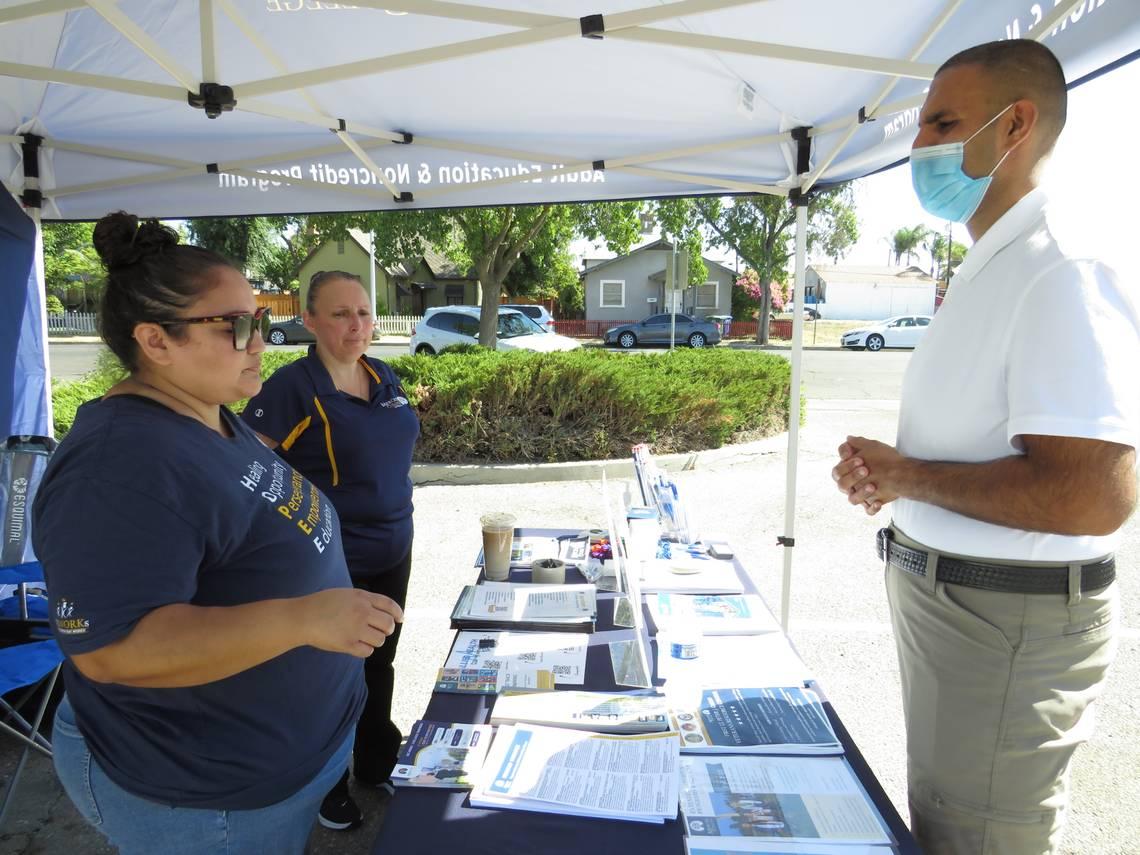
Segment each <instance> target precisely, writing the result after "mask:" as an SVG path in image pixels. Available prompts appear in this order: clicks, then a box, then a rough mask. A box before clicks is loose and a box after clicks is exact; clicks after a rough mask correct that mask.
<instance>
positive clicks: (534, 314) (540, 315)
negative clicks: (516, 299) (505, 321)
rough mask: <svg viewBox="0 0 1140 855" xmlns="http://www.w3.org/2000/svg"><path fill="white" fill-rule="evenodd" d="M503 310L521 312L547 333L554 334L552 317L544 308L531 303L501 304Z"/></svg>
mask: <svg viewBox="0 0 1140 855" xmlns="http://www.w3.org/2000/svg"><path fill="white" fill-rule="evenodd" d="M503 308H504V309H514V310H515V311H518V312H522V313H523V314H524V315H526V316H527V317H528V318H530V319H531V320H532V321H534V322H535V323H536V324H538V325H539V326H540V327H542V328H543V329H544V330H546V331H547V332H554V316H553V315H551V314H550V312H548V311H546V306H541V305H538V304H531V303H503Z"/></svg>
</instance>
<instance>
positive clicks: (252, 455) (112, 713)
mask: <svg viewBox="0 0 1140 855" xmlns="http://www.w3.org/2000/svg"><path fill="white" fill-rule="evenodd" d="M222 416H223V419H224V420H225V422H226V423H227V424H228V425H229V427H230V429H231V430H232V432H233V436H232V437H230V438H227V437H223V436H221V435H220V434H218V433H216V432H214V431H212V430H210V429H208V428H206V427H205V426H204V425H202V424H201V423H199V422H197V421H195V420H193V419H190V418H188V417H185V416H182V415H179V414H177V413H175V412H173V411H172V410H170V409H168V408H167V407H165V406H162V405H161V404H158V403H156V402H154V401H151V400H149V399H147V398H142V397H137V396H133V395H119V396H113V397H110V398H107V399H105V400H97V401H91V402H89V403H87V404H84V405H83V406H82V407H81V408H80V410H79V412H78V414H77V416H76V419H75V424H74V426H73V427H72V430H71V432H70V433H69V434H68V435H67V437H66V438H65V439H64V440H63V442H62V443H61V444H60V446H59V449H58V450H57V451H56V453H55V455H54V456H53V458H52V460H51V463H50V464H49V466H48V469H47V472H46V474H45V476H44V480H43V483H42V485H41V487H40V490H39V494H38V496H37V498H36V502H35V507H34V511H33V513H34V520H35V525H34V527H33V531H34V538H35V548H36V553H37V555H38V557H39V559H40V561H41V562H42V564H43V567H44V573H45V579H46V582H47V587H48V593H49V596H50V598H51V606H52V610H53V611H52V615H53V621H54V629H55V635H56V639H57V640H58V641H59V644H60V646H61V647H62V648H63V651H64V653H65V654H68V655H74V654H81V653H87V652H90V651H93V650H97V649H99V648H101V647H104V646H106V645H108V644H110V643H112V642H115V641H118V640H119V639H122V638H124V637H125V636H127V635H129V634H130V632H131V631H132V630H133V629H134V627H135V625H136V624H137V623H138V621H139V620H140V619H141V618H143V617H144V616H146V615H147V614H148V613H150V612H151V611H153V610H155V609H157V608H160V607H162V606H167V605H171V604H175V603H189V604H192V605H196V606H234V605H240V604H244V603H250V602H256V601H260V600H267V599H275V598H291V597H299V596H304V595H306V594H311V593H314V592H316V591H321V590H325V589H329V588H346V587H349V586H350V584H351V582H350V579H349V575H348V572H347V567H346V564H345V559H344V553H343V550H342V547H341V540H340V526H339V523H338V520H337V516H336V511H335V510H334V509H333V507H332V505H331V503H330V502H329V500H328V499H327V498H326V497H325V496H324V495H322V494H321V492H320V491H319V490H318V489H317V488H316V487H315V486H314V485H313V484H311V483H310V482H309V481H308V480H306V479H305V478H304V477H302V476H301V475H300V473H298V472H296V471H295V470H294V469H292V468H291V467H290V466H288V465H287V464H286V463H285V462H284V461H282V460H281V459H280V458H279V457H278V456H277V455H276V454H274V453H273V452H272V451H270V450H269V449H267V448H266V447H265V446H264V445H263V444H262V443H261V441H260V440H259V439H258V438H257V436H256V435H255V434H254V433H253V432H252V431H251V430H250V429H249V428H248V427H246V426H245V425H244V424H243V423H242V422H241V421H240V420H239V419H238V418H236V417H235V416H234V415H232V414H231V413H230V412H229V411H228V410H225V409H222ZM63 675H64V681H65V683H66V686H67V693H68V696H69V697H70V699H71V703H72V706H73V707H74V709H75V715H76V722H77V724H78V725H79V729H80V731H81V732H82V733H83V736H84V738H85V739H86V740H87V743H88V746H89V747H90V749H91V752H92V754H93V755H94V757H95V759H96V760H97V761H98V763H99V765H100V766H102V767H103V769H104V770H105V771H106V773H107V775H108V776H109V777H110V778H111V779H112V780H113V781H114V782H115V783H117V784H118V785H119V786H121V787H123V788H124V789H126V790H128V791H129V792H131V793H134V794H136V795H139V796H142V797H145V798H148V799H150V800H152V801H155V802H159V803H161V804H169V805H177V806H183V807H195V808H210V809H222V810H239V809H252V808H258V807H264V806H266V805H270V804H273V803H275V802H278V801H280V800H282V799H284V798H287V797H288V796H290V795H292V794H293V793H295V792H296V791H297V790H299V789H300V788H301V787H303V786H304V785H305V784H306V783H307V782H308V781H310V780H311V779H312V778H313V777H314V776H315V775H316V773H317V772H319V771H320V770H321V769H322V768H323V766H324V765H325V763H327V761H328V759H329V758H330V757H331V756H332V754H333V752H334V751H335V750H336V749H337V748H338V747H339V746H340V745H341V744H342V743H343V741H344V740H345V738H347V736H348V735H349V733H350V731H351V730H352V729H353V727H354V726H355V723H356V719H357V718H358V717H359V714H360V711H361V709H362V707H363V703H364V696H365V690H364V683H363V666H362V660H360V659H356V658H354V657H352V656H348V655H346V654H338V653H328V652H325V651H321V650H317V649H316V648H313V647H308V646H302V647H296V648H294V649H292V650H290V651H289V652H287V653H284V654H282V655H280V656H277V657H275V658H273V659H270V660H269V661H267V662H264V663H262V664H260V665H257V666H255V667H253V668H249V669H247V670H245V671H242V672H241V673H238V674H235V675H233V676H231V677H227V678H225V679H222V680H217V681H215V682H211V683H206V684H204V685H200V686H192V687H187V688H137V687H131V686H123V685H118V684H114V683H96V682H93V681H91V680H88V679H87V678H85V677H84V676H83V675H82V674H80V673H79V671H78V670H77V669H76V668H75V667H74V666H73V665H71V664H70V662H66V663H65V665H64V671H63Z"/></svg>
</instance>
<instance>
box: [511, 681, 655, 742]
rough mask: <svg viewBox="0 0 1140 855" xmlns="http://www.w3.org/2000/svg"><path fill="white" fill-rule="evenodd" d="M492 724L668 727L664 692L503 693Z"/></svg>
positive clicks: (624, 729)
mask: <svg viewBox="0 0 1140 855" xmlns="http://www.w3.org/2000/svg"><path fill="white" fill-rule="evenodd" d="M491 724H542V725H551V726H554V727H569V728H573V729H575V730H590V731H594V732H596V733H658V732H661V731H665V730H668V729H669V710H668V708H667V707H666V705H665V699H664V697H662V696H661V695H645V694H638V695H623V694H620V693H616V692H575V691H563V692H538V693H525V694H524V693H516V692H509V691H508V692H504V693H503V694H501V695H499V697H498V698H497V699H496V700H495V707H494V709H493V710H491Z"/></svg>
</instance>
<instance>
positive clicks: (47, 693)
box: [0, 571, 63, 827]
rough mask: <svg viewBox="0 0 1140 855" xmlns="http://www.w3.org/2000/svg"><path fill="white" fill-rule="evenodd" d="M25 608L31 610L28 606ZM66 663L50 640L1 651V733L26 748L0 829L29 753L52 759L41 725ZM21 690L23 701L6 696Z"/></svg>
mask: <svg viewBox="0 0 1140 855" xmlns="http://www.w3.org/2000/svg"><path fill="white" fill-rule="evenodd" d="M3 573H4V571H0V576H2V575H3ZM24 608H25V609H26V608H27V605H26V604H25V605H24ZM62 663H63V654H62V653H61V652H60V650H59V646H58V645H57V644H56V643H55V642H54V641H52V640H50V639H48V640H46V641H32V642H29V643H27V644H16V645H13V646H11V647H5V648H2V649H0V714H2V718H0V731H3V732H4V733H7V734H8V735H10V736H12V737H14V738H15V739H18V740H19V741H20V742H21V743H23V745H24V750H23V752H21V754H20V759H19V762H18V763H17V764H16V770H15V771H14V772H13V773H12V776H11V778H10V779H9V781H8V786H7V787H6V788H5V790H4V798H3V800H2V801H0V827H3V825H4V819H5V818H6V817H7V815H8V806H9V804H10V803H11V800H12V796H13V794H14V793H15V792H16V786H17V784H19V781H20V775H22V774H23V772H24V766H25V764H26V763H27V762H28V754H29V752H31V751H32V750H33V749H35V750H36V751H39V752H41V753H42V754H44V755H46V756H48V757H51V743H50V742H49V741H48V740H47V738H46V737H45V736H43V735H42V734H41V733H40V726H41V725H42V724H43V720H44V716H45V714H46V713H47V709H48V705H49V703H50V702H51V697H52V691H53V690H54V689H55V682H56V679H57V678H58V677H59V669H60V665H61V664H62ZM18 689H24V690H25V691H24V692H23V693H22V694H21V695H20V697H19V698H17V699H15V700H13V701H11V702H9V701H8V700H6V699H5V698H4V697H3V696H4V695H7V694H8V693H9V692H14V691H16V690H18ZM37 690H41V691H42V694H41V695H40V700H39V703H38V704H37V705H36V708H35V710H34V712H33V713H32V714H31V720H30V721H29V720H28V718H25V715H24V713H23V709H24V707H26V706H27V705H28V703H29V702H30V701H31V700H32V698H34V697H35V696H36V692H37Z"/></svg>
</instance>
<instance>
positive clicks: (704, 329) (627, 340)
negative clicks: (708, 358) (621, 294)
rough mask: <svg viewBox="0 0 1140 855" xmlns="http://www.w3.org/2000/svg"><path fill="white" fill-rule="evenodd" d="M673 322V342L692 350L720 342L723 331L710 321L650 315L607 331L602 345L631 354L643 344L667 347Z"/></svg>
mask: <svg viewBox="0 0 1140 855" xmlns="http://www.w3.org/2000/svg"><path fill="white" fill-rule="evenodd" d="M673 318H676V319H677V328H676V332H675V333H674V339H673V340H674V341H675V342H676V343H677V344H687V345H688V346H689V347H704V346H705V345H707V344H716V343H717V342H719V341H720V329H719V328H718V327H717V325H716V324H714V323H712V322H711V321H698V320H697V319H696V318H693V317H691V316H689V315H680V314H678V315H670V314H669V313H668V312H666V313H664V314H660V315H650V316H649V317H648V318H646V319H645V320H643V321H638V322H637V323H636V324H622V325H621V326H619V327H612V328H610V329H608V330H606V332H605V335H603V336H602V341H603V342H604V343H605V344H607V345H615V344H616V345H617V346H618V347H623V348H625V349H626V350H628V349H629V348H631V347H637V346H638V345H644V344H668V343H669V335H670V331H671V329H672V323H673Z"/></svg>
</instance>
